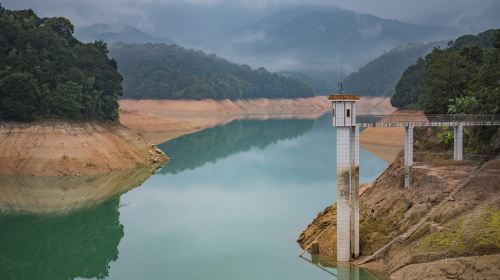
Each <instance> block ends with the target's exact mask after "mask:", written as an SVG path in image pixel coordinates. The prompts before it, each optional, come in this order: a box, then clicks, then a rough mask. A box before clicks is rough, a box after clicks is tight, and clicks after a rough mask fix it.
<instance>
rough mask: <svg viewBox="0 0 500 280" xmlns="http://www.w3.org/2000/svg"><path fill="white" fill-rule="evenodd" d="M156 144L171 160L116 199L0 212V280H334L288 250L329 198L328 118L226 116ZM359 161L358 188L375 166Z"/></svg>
mask: <svg viewBox="0 0 500 280" xmlns="http://www.w3.org/2000/svg"><path fill="white" fill-rule="evenodd" d="M160 148H162V149H163V150H164V151H165V152H166V153H167V154H168V155H169V156H171V158H172V160H171V162H170V163H169V164H168V165H166V166H165V167H164V168H163V169H162V170H160V171H159V172H158V173H157V174H156V175H154V176H152V177H151V178H150V179H148V180H147V181H146V182H145V183H143V184H142V186H141V187H138V188H135V189H133V190H131V191H129V192H127V193H126V194H123V195H121V196H120V197H115V198H113V199H111V200H109V201H107V202H104V203H102V204H100V205H98V206H96V207H93V208H91V209H86V210H81V211H77V212H74V213H71V214H66V215H56V216H47V215H45V216H32V215H12V214H9V215H6V214H4V215H1V216H0V279H11V278H12V279H75V278H76V279H78V278H101V279H102V278H105V279H335V276H333V275H331V274H329V273H327V272H325V271H323V270H321V269H319V268H318V267H316V266H315V265H313V264H310V263H307V262H306V261H304V260H302V259H300V258H298V257H297V255H298V254H299V252H300V251H301V250H300V248H299V247H298V245H297V243H296V239H297V237H298V235H299V233H300V232H301V231H302V230H303V229H304V228H305V226H306V225H307V224H308V223H309V222H311V220H312V219H313V218H314V217H315V216H316V214H317V213H318V212H320V211H322V210H323V209H324V208H325V207H326V206H328V205H329V204H331V203H332V202H334V201H335V129H334V128H332V127H331V124H330V118H329V117H328V116H325V117H322V118H320V119H317V120H267V121H260V120H244V121H235V122H232V123H230V124H228V125H225V126H220V127H215V128H212V129H207V130H204V131H201V132H198V133H195V134H191V135H187V136H184V137H181V138H178V139H176V140H173V141H171V142H168V143H165V144H162V145H160ZM360 157H361V161H362V166H361V174H360V181H361V182H367V181H370V180H372V179H374V178H375V177H376V176H378V175H379V174H380V173H381V172H382V171H383V169H385V168H386V163H385V162H384V161H382V160H381V159H379V158H377V157H376V156H375V155H373V154H370V153H369V152H367V151H366V150H363V149H362V150H361V152H360ZM328 270H329V271H330V272H332V273H334V274H336V273H337V270H336V269H335V268H328ZM344 271H347V272H349V271H350V279H375V278H373V276H371V275H370V274H369V273H368V272H366V271H364V270H355V269H351V270H349V269H347V270H344ZM345 274H346V272H344V275H345ZM347 274H348V273H347ZM348 277H349V276H348ZM347 279H349V278H347Z"/></svg>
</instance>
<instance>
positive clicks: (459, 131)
mask: <svg viewBox="0 0 500 280" xmlns="http://www.w3.org/2000/svg"><path fill="white" fill-rule="evenodd" d="M463 134H464V126H463V125H462V124H459V125H457V126H455V127H454V134H453V136H454V137H453V139H454V140H453V159H454V160H462V159H463Z"/></svg>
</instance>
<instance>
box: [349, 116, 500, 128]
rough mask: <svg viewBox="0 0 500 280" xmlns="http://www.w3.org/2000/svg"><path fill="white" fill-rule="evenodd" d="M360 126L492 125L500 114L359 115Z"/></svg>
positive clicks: (498, 122)
mask: <svg viewBox="0 0 500 280" xmlns="http://www.w3.org/2000/svg"><path fill="white" fill-rule="evenodd" d="M357 123H358V125H359V126H360V127H400V126H408V125H413V126H454V125H459V124H461V125H463V126H492V125H500V115H498V114H491V115H482V114H477V115H475V114H429V115H423V114H421V115H417V114H415V115H371V116H357Z"/></svg>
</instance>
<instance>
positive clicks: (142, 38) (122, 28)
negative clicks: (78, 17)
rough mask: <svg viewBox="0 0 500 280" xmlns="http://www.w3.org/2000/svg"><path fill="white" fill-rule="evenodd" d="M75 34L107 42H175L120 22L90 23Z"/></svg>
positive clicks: (91, 40) (91, 39) (88, 39)
mask: <svg viewBox="0 0 500 280" xmlns="http://www.w3.org/2000/svg"><path fill="white" fill-rule="evenodd" d="M75 36H76V37H77V38H79V39H80V40H82V41H85V42H93V41H96V40H103V41H104V42H107V43H117V42H124V43H139V44H141V43H166V44H174V43H175V42H174V41H173V40H172V39H170V38H166V37H155V36H152V35H149V34H147V33H146V32H144V31H141V30H139V29H137V28H135V27H132V26H129V25H121V24H105V23H98V24H92V25H90V26H86V27H81V28H77V29H76V31H75Z"/></svg>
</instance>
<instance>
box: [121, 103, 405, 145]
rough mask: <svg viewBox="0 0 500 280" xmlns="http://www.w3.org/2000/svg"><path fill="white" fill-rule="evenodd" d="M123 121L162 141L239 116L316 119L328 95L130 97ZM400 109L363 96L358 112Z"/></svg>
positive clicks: (326, 107) (154, 140)
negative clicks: (280, 97)
mask: <svg viewBox="0 0 500 280" xmlns="http://www.w3.org/2000/svg"><path fill="white" fill-rule="evenodd" d="M120 108H121V109H120V121H121V123H122V124H123V125H125V126H127V127H129V128H131V129H133V130H136V131H137V132H139V133H140V134H141V135H143V136H144V137H146V138H147V139H148V140H150V141H151V142H152V143H155V144H158V143H162V142H165V141H168V140H171V139H174V138H177V137H179V136H182V135H185V134H189V133H193V132H196V131H199V130H202V129H205V128H210V127H213V126H217V125H224V124H227V123H229V122H231V121H233V120H239V119H285V118H296V119H316V118H318V117H320V116H321V115H323V114H325V113H327V112H328V111H329V110H330V108H331V102H330V101H329V100H328V99H327V98H326V96H316V97H311V98H295V99H251V100H236V101H231V100H218V101H216V100H130V99H124V100H121V101H120ZM395 110H396V108H394V107H392V106H391V105H390V99H389V98H385V97H361V98H360V100H359V102H358V114H360V115H363V114H364V115H381V114H390V113H392V112H394V111H395Z"/></svg>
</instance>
